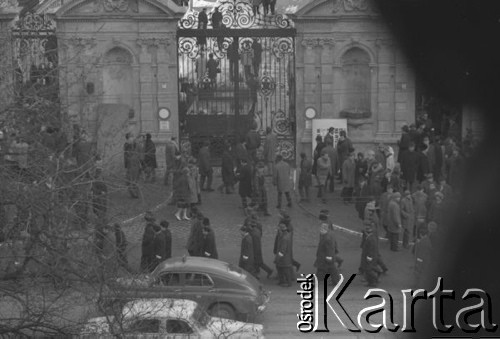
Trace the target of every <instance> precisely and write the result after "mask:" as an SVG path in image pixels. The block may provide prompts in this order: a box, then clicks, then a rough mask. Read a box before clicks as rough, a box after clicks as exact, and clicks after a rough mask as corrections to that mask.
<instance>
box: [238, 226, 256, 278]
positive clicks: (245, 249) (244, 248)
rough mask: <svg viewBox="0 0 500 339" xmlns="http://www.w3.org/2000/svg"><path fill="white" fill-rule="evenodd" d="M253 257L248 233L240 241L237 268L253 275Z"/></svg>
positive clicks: (251, 242) (250, 237)
mask: <svg viewBox="0 0 500 339" xmlns="http://www.w3.org/2000/svg"><path fill="white" fill-rule="evenodd" d="M254 257H255V256H254V253H253V241H252V236H251V235H250V233H248V234H246V235H245V236H244V237H243V239H241V254H240V261H239V264H238V266H239V267H241V268H242V269H244V270H245V271H247V272H250V273H252V274H253V273H254V270H255V267H254V265H255V263H254Z"/></svg>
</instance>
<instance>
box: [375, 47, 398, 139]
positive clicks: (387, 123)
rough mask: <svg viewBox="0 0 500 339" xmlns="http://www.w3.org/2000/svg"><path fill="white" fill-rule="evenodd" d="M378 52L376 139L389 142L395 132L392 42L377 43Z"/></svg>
mask: <svg viewBox="0 0 500 339" xmlns="http://www.w3.org/2000/svg"><path fill="white" fill-rule="evenodd" d="M377 51H378V63H379V65H378V83H377V85H378V86H377V87H378V106H377V109H378V114H377V134H376V135H375V138H376V139H381V141H382V140H387V139H389V138H391V137H392V133H393V131H394V121H395V111H394V100H395V88H394V82H395V56H394V49H393V48H392V42H390V41H381V40H379V41H377Z"/></svg>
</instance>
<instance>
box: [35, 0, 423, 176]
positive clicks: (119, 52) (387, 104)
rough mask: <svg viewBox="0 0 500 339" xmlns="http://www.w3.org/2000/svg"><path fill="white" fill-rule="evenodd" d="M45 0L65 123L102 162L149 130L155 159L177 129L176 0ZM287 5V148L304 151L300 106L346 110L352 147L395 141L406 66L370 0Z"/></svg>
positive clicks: (411, 90) (115, 165)
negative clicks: (290, 25)
mask: <svg viewBox="0 0 500 339" xmlns="http://www.w3.org/2000/svg"><path fill="white" fill-rule="evenodd" d="M279 2H280V0H278V3H279ZM54 3H55V4H56V5H54V6H52V7H53V8H52V11H53V12H54V13H55V14H54V17H55V20H56V23H57V39H58V46H59V47H58V53H59V65H60V71H59V77H60V88H61V101H62V103H63V106H64V108H65V111H66V112H67V114H68V118H69V121H70V122H71V124H78V125H80V126H82V127H83V128H85V129H86V130H87V131H88V133H89V134H90V136H91V137H92V138H93V139H94V140H95V141H96V142H97V145H98V151H99V153H100V155H101V156H102V157H103V159H104V160H105V163H108V165H109V167H110V169H112V170H117V169H121V167H122V159H123V158H122V157H123V155H122V145H123V142H124V140H125V134H126V133H127V132H130V131H132V132H135V133H136V134H137V133H151V134H152V135H153V139H154V140H155V141H156V142H157V145H158V148H159V150H158V152H157V155H158V156H159V158H160V159H159V163H160V164H162V163H163V161H162V160H161V158H162V156H163V151H162V148H161V145H162V144H164V142H165V141H166V140H167V139H168V138H170V137H172V136H178V135H179V119H178V96H179V88H178V87H179V86H178V78H177V77H178V70H177V67H178V58H177V45H176V43H177V42H176V30H177V23H178V21H179V20H180V19H181V18H182V16H183V14H184V12H185V11H186V9H185V8H183V7H179V6H177V5H176V4H175V2H173V1H171V0H64V1H61V0H57V1H55V2H54ZM44 6H45V8H51V6H48V5H46V4H45V5H44ZM281 10H285V8H284V6H282V7H281ZM287 10H289V13H287V15H288V17H290V18H291V19H292V20H293V21H294V23H295V28H296V30H297V36H296V38H295V46H296V47H295V53H296V54H295V60H296V61H295V76H296V113H295V114H296V117H295V121H296V129H295V131H296V147H295V150H296V153H297V155H298V154H299V153H300V152H301V151H305V152H306V153H310V152H311V147H312V146H311V142H312V138H313V137H314V136H313V133H312V131H311V127H310V123H309V122H308V121H307V118H306V117H305V110H306V109H308V108H313V109H314V110H315V111H316V118H346V119H347V121H348V134H349V136H350V138H351V139H352V140H353V142H354V144H355V146H356V148H357V150H363V149H366V148H368V147H371V146H372V145H373V143H375V142H377V143H378V142H387V143H395V141H396V140H397V139H398V138H399V136H400V130H401V125H402V124H404V123H411V122H414V121H415V81H414V75H413V74H412V71H411V69H410V68H409V65H408V63H407V62H406V60H405V58H404V56H403V55H402V53H401V51H400V50H399V49H398V47H397V45H396V44H395V42H394V39H393V37H392V36H391V33H390V31H389V29H388V28H387V27H386V25H385V24H384V22H383V20H382V19H381V18H380V16H379V15H378V13H377V12H376V10H375V8H374V7H373V5H372V4H371V2H370V1H369V0H354V1H353V0H335V1H332V0H309V1H300V2H298V6H297V7H296V8H292V10H291V11H290V8H288V9H287ZM290 12H292V13H290ZM161 109H167V110H168V112H169V115H168V118H167V119H166V120H165V119H162V118H160V116H159V111H160V110H161ZM296 158H298V156H297V157H296Z"/></svg>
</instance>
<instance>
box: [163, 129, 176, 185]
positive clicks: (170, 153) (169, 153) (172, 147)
mask: <svg viewBox="0 0 500 339" xmlns="http://www.w3.org/2000/svg"><path fill="white" fill-rule="evenodd" d="M178 150H179V148H178V147H177V143H176V142H175V138H171V139H170V140H167V143H166V144H165V165H166V166H165V167H166V168H165V177H164V179H163V184H164V185H165V186H168V185H170V184H171V183H172V182H171V178H170V177H171V176H172V174H173V172H172V169H173V168H174V164H175V153H176V152H177V151H178Z"/></svg>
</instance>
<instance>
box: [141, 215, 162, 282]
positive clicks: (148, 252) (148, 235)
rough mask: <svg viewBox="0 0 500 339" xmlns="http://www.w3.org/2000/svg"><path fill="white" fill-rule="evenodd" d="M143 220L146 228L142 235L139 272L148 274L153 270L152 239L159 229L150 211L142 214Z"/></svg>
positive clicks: (153, 253)
mask: <svg viewBox="0 0 500 339" xmlns="http://www.w3.org/2000/svg"><path fill="white" fill-rule="evenodd" d="M144 220H146V226H145V228H144V234H143V235H142V246H141V247H142V255H141V271H142V272H144V273H150V272H152V271H153V269H154V268H155V262H156V260H155V252H154V239H155V234H156V232H157V231H158V230H159V228H160V227H159V226H158V225H156V223H155V220H156V219H155V217H154V215H153V213H152V212H151V211H147V212H146V213H145V214H144Z"/></svg>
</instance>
